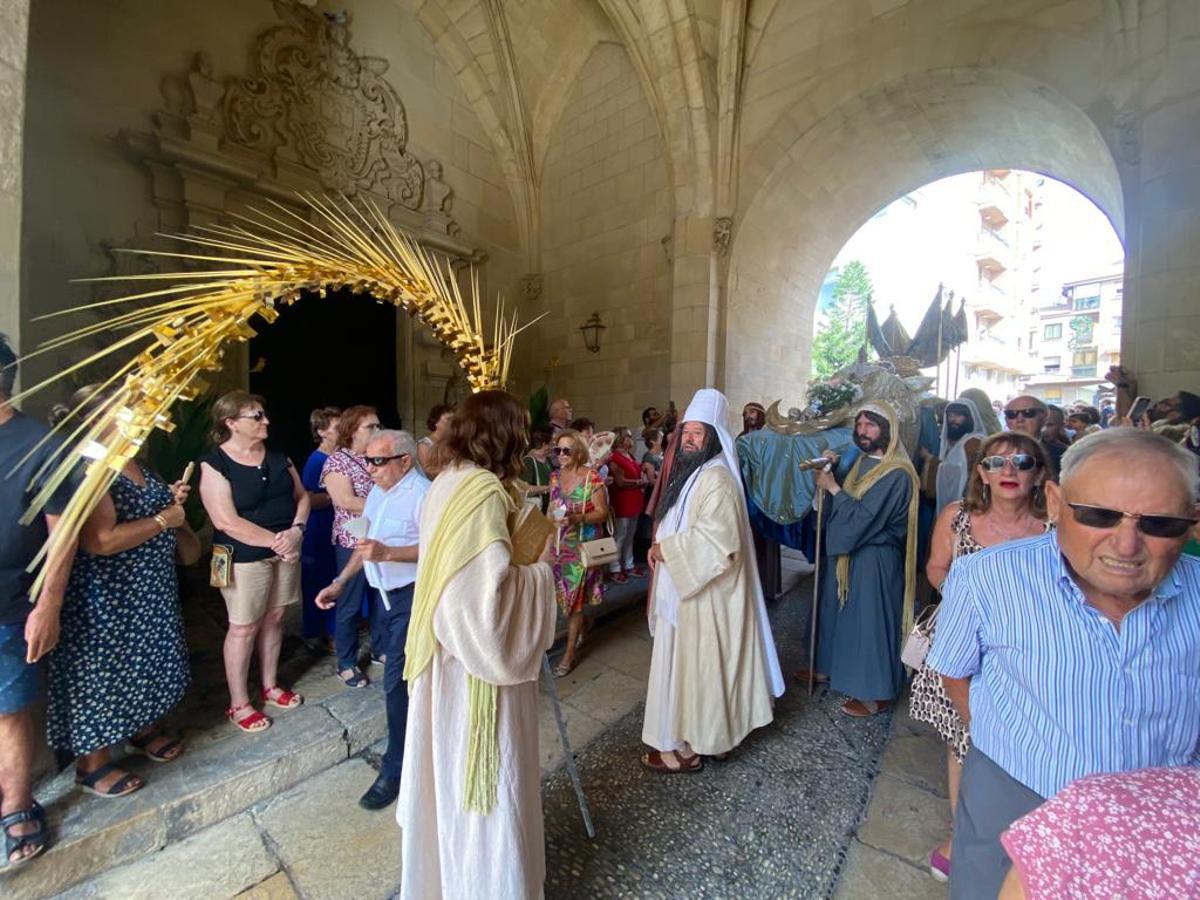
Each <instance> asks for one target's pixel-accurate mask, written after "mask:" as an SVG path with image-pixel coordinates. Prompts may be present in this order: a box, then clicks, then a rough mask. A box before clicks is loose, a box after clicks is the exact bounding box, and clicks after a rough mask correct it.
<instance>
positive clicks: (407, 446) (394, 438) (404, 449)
mask: <svg viewBox="0 0 1200 900" xmlns="http://www.w3.org/2000/svg"><path fill="white" fill-rule="evenodd" d="M375 441H388V442H389V443H390V444H391V447H392V452H391V454H390V455H391V456H400V455H401V454H406V455H408V456H410V457H411V458H412V461H413V463H414V464H415V463H416V461H417V442H416V441H414V440H413V436H412V435H411V434H409V433H408V432H407V431H397V430H396V429H394V428H385V429H383V430H382V431H377V432H375V436H374V437H373V438H371V442H372V443H374V442H375Z"/></svg>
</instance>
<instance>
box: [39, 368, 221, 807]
mask: <svg viewBox="0 0 1200 900" xmlns="http://www.w3.org/2000/svg"><path fill="white" fill-rule="evenodd" d="M106 399H107V395H106V394H105V393H104V392H103V391H101V390H100V389H99V388H98V387H97V386H96V385H90V386H88V387H84V388H81V389H80V390H79V391H77V392H76V393H75V395H74V396H73V397H72V398H71V400H70V402H69V403H68V404H66V405H64V406H60V407H56V408H55V411H54V413H53V414H52V421H54V422H55V423H56V422H57V421H61V419H62V418H64V417H65V416H66V415H68V414H69V413H70V412H71V411H72V410H75V409H79V408H82V411H83V414H84V415H87V414H89V413H90V412H92V411H94V410H95V409H96V408H97V407H98V406H99V405H100V404H101V403H103V402H104V401H105V400H106ZM100 440H101V442H103V441H104V440H105V438H104V436H101V438H100ZM190 491H191V487H190V486H189V485H188V484H187V482H186V480H184V479H182V478H181V479H180V480H179V481H176V482H174V483H172V484H167V483H166V482H164V481H163V480H162V479H161V478H160V477H159V476H158V474H157V473H155V472H154V471H152V470H151V469H150V468H148V467H147V466H145V465H143V464H142V463H141V462H139V461H138V460H136V459H132V460H129V461H127V462H126V463H125V465H124V466H123V467H122V469H121V472H120V473H119V474H118V475H117V479H116V481H114V482H113V484H112V487H110V488H109V490H108V494H107V495H106V496H105V497H104V498H103V499H102V500H101V501H100V504H99V506H97V507H96V509H95V511H94V512H93V513H92V514H91V516H90V517H89V518H88V520H87V521H86V522H85V523H84V525H83V529H82V531H81V532H80V537H79V552H78V553H77V554H76V557H75V565H74V568H73V569H72V572H71V580H70V582H69V584H68V586H67V592H66V596H65V598H64V600H63V607H62V615H61V633H60V637H59V642H58V646H57V647H56V648H55V651H54V653H52V654H51V655H50V658H49V660H50V666H49V673H48V674H49V677H48V679H47V690H46V694H47V708H46V730H47V734H48V737H49V741H50V745H51V746H52V747H53V748H54V749H55V750H56V751H58V752H59V753H60V754H62V755H66V756H70V757H74V758H75V760H76V762H75V783H76V784H77V785H78V786H79V787H80V788H81V789H82V790H84V791H87V792H88V793H91V794H95V795H96V796H98V797H105V798H114V797H123V796H125V795H126V794H131V793H133V792H134V791H136V790H139V789H140V788H142V787H143V786H144V785H145V782H144V780H143V779H142V778H141V777H140V776H138V775H133V774H130V773H129V772H127V771H125V770H124V769H123V768H122V767H120V766H119V765H118V764H117V762H116V761H115V760H114V759H113V754H112V749H113V747H119V746H121V745H123V744H127V747H128V749H129V751H130V752H133V753H140V754H142V755H144V756H147V757H149V758H150V759H152V760H154V761H155V762H170V761H171V760H173V759H175V758H176V757H178V756H179V754H180V753H181V752H183V743H182V742H181V741H180V739H179V738H177V737H172V736H170V735H168V734H166V733H164V732H163V730H162V726H161V723H162V719H163V717H164V716H165V715H166V714H167V713H168V712H170V711H171V710H172V709H173V708H174V707H175V706H176V705H177V704H178V703H179V701H180V700H181V699H183V694H184V691H185V690H186V689H187V686H188V683H189V682H190V681H191V669H190V666H189V663H188V650H187V643H186V641H185V640H184V633H183V611H182V609H181V608H180V604H179V579H178V577H177V575H176V571H175V565H176V562H181V563H183V564H185V565H190V564H192V563H195V562H196V561H197V560H198V559H199V558H200V541H199V539H198V538H197V537H196V535H195V534H194V533H193V532H192V530H191V529H190V528H189V527H188V524H187V521H186V520H185V518H184V512H183V504H184V503H185V502H186V500H187V497H188V494H189V493H190ZM114 598H120V602H119V603H115V602H113V601H114Z"/></svg>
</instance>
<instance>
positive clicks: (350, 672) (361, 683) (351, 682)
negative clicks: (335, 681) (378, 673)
mask: <svg viewBox="0 0 1200 900" xmlns="http://www.w3.org/2000/svg"><path fill="white" fill-rule="evenodd" d="M337 676H338V678H340V679H342V684H344V685H345V686H346V687H349V688H365V687H366V686H367V685H368V684H370V683H371V680H370V679H369V678H367V676H366V675H364V674H363V672H362V669H360V668H359V667H358V666H352V667H351V668H349V669H341V670H339V671H338V673H337Z"/></svg>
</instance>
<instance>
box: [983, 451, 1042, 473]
mask: <svg viewBox="0 0 1200 900" xmlns="http://www.w3.org/2000/svg"><path fill="white" fill-rule="evenodd" d="M1005 463H1012V467H1013V468H1014V469H1016V470H1017V471H1018V472H1028V471H1029V470H1030V469H1034V468H1037V464H1038V461H1037V460H1036V459H1035V458H1034V457H1033V454H1031V453H1014V454H1013V455H1012V456H985V457H984V458H983V459H981V460H980V461H979V464H980V465H981V466H983V467H984V468H985V469H987V470H988V471H989V472H999V471H1000V470H1001V469H1003V468H1004V464H1005Z"/></svg>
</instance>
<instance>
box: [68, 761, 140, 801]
mask: <svg viewBox="0 0 1200 900" xmlns="http://www.w3.org/2000/svg"><path fill="white" fill-rule="evenodd" d="M115 771H120V770H119V769H118V768H117V764H116V763H115V762H107V763H105V764H104V765H102V766H101V767H100V768H98V769H96V770H95V771H93V772H80V771H79V769H76V770H75V783H76V784H77V785H79V786H80V787H81V788H83V789H84V790H85V791H87V792H88V793H89V794H95V795H96V796H97V797H104V798H106V799H113V798H116V797H124V796H125V795H126V794H132V793H133V792H134V791H140V790H141V789H142V788H144V787H145V786H146V782H144V781H142V779H140V778H138V776H136V775H134V774H133V773H132V772H126V773H125V774H124V775H123V776H122V777H121V778H119V779H117V781H116V782H114V783H113V784H112V785H110V786H109V787H108V788H100V787H97V785H98V784H99V783H100V782H101V781H102V780H103V779H104V776H106V775H110V774H112V773H113V772H115Z"/></svg>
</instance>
